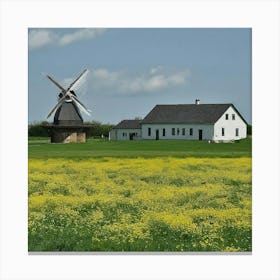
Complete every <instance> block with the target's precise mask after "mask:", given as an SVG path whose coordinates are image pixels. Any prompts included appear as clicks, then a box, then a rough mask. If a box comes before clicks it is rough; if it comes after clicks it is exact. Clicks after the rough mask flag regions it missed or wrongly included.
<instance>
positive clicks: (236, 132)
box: [235, 128, 239, 136]
mask: <svg viewBox="0 0 280 280" xmlns="http://www.w3.org/2000/svg"><path fill="white" fill-rule="evenodd" d="M235 136H239V128H236V129H235Z"/></svg>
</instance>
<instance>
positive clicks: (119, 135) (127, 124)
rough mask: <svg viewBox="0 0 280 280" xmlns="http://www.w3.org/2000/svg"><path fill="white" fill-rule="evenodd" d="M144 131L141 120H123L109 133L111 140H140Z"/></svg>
mask: <svg viewBox="0 0 280 280" xmlns="http://www.w3.org/2000/svg"><path fill="white" fill-rule="evenodd" d="M140 139H142V130H141V124H140V121H139V120H123V121H121V122H120V123H119V124H118V125H116V126H115V127H114V128H113V129H112V130H111V131H110V132H109V140H118V141H123V140H124V141H125V140H140Z"/></svg>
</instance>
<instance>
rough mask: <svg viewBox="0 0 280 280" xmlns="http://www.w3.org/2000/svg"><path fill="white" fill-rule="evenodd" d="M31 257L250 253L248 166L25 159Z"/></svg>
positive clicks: (230, 161) (233, 161)
mask: <svg viewBox="0 0 280 280" xmlns="http://www.w3.org/2000/svg"><path fill="white" fill-rule="evenodd" d="M28 191H29V238H28V240H29V251H226V252H229V251H251V250H252V246H251V245H252V244H251V242H252V236H251V235H252V233H251V231H252V225H251V216H252V211H251V210H252V209H251V158H174V157H159V158H125V159H121V158H109V157H107V158H96V159H85V160H84V159H83V160H71V159H68V160H65V159H60V158H57V159H49V160H44V159H29V187H28Z"/></svg>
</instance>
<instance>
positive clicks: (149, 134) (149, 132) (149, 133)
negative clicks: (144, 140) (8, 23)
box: [148, 127, 151, 136]
mask: <svg viewBox="0 0 280 280" xmlns="http://www.w3.org/2000/svg"><path fill="white" fill-rule="evenodd" d="M148 136H151V128H150V127H148Z"/></svg>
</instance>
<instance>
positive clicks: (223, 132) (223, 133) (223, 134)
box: [222, 127, 225, 136]
mask: <svg viewBox="0 0 280 280" xmlns="http://www.w3.org/2000/svg"><path fill="white" fill-rule="evenodd" d="M222 136H225V128H224V127H222Z"/></svg>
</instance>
